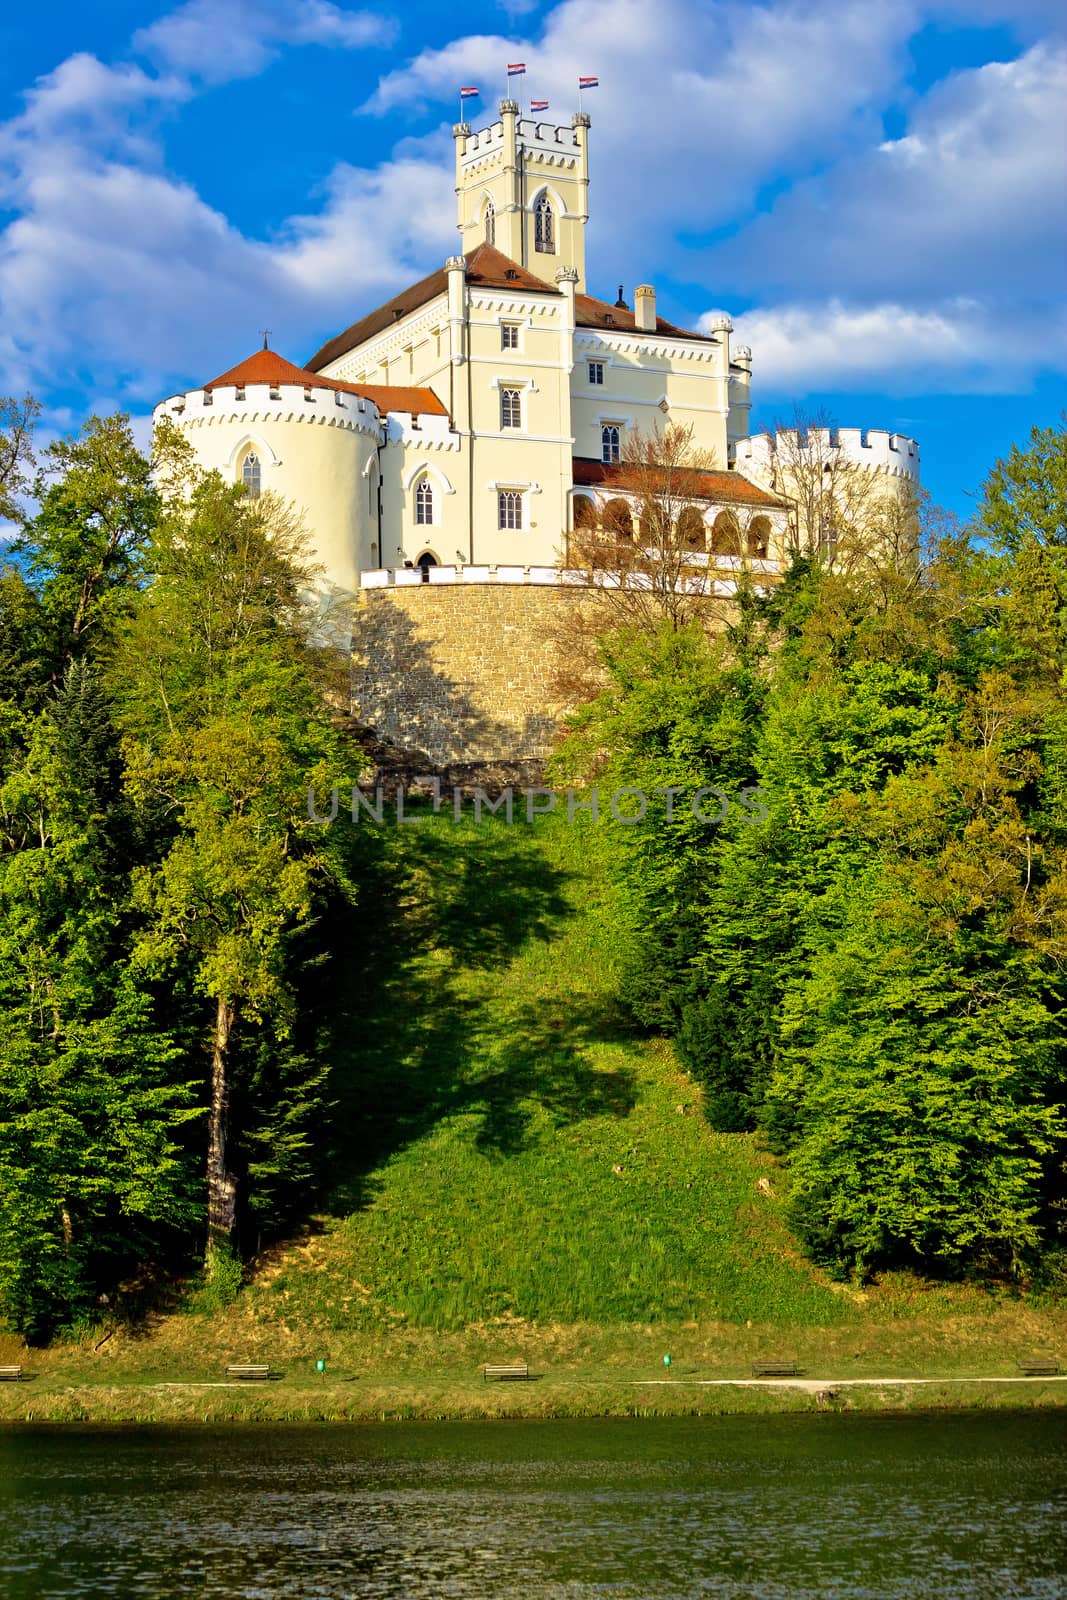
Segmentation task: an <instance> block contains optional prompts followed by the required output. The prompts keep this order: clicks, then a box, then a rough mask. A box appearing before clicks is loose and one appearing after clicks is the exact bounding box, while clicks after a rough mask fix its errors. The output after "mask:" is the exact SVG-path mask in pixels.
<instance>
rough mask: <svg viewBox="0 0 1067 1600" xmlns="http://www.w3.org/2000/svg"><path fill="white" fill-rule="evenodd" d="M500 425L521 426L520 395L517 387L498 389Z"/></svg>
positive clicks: (508, 426)
mask: <svg viewBox="0 0 1067 1600" xmlns="http://www.w3.org/2000/svg"><path fill="white" fill-rule="evenodd" d="M500 426H501V427H502V428H521V427H522V395H521V394H520V392H519V390H518V389H501V391H500Z"/></svg>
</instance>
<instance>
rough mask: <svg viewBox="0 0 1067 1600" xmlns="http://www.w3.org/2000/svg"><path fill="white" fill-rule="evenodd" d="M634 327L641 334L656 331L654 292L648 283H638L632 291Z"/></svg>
mask: <svg viewBox="0 0 1067 1600" xmlns="http://www.w3.org/2000/svg"><path fill="white" fill-rule="evenodd" d="M634 327H635V328H638V329H639V330H640V331H641V333H655V331H656V291H655V289H653V287H652V285H651V284H650V283H639V284H638V285H637V288H636V289H635V290H634Z"/></svg>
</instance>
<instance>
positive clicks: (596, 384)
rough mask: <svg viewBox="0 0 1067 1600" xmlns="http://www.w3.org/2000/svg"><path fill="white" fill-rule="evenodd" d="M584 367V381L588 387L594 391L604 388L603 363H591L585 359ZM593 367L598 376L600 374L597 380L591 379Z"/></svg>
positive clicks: (591, 361)
mask: <svg viewBox="0 0 1067 1600" xmlns="http://www.w3.org/2000/svg"><path fill="white" fill-rule="evenodd" d="M585 366H586V379H587V381H588V382H589V384H590V386H591V387H592V388H594V389H602V388H603V387H604V363H603V361H593V360H591V359H587V361H586V364H585ZM594 367H595V368H596V370H597V372H599V374H600V376H599V378H594V377H593V369H594Z"/></svg>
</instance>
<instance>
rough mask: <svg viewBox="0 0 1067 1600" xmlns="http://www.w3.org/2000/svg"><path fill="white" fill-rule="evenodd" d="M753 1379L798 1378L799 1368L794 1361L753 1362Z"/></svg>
mask: <svg viewBox="0 0 1067 1600" xmlns="http://www.w3.org/2000/svg"><path fill="white" fill-rule="evenodd" d="M752 1376H753V1377H754V1378H799V1377H800V1368H799V1367H798V1366H797V1364H796V1362H795V1361H753V1363H752Z"/></svg>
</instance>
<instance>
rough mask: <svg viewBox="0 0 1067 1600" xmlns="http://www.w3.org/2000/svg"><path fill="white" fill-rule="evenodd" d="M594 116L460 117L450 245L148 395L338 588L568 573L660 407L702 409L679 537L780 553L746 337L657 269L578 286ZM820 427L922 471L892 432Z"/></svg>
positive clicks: (871, 458)
mask: <svg viewBox="0 0 1067 1600" xmlns="http://www.w3.org/2000/svg"><path fill="white" fill-rule="evenodd" d="M589 126H590V123H589V117H588V116H586V115H584V114H582V113H578V114H577V115H575V116H574V117H573V118H572V119H571V125H570V126H569V127H555V126H553V125H551V124H548V123H544V122H536V121H531V120H527V119H526V118H524V117H522V116H521V115H520V111H519V106H518V104H517V103H516V102H515V101H514V100H502V101H501V102H500V120H499V121H498V122H496V123H494V124H493V125H492V126H491V127H488V128H484V129H482V130H480V131H479V132H477V133H475V132H473V131H472V129H471V128H470V126H469V125H468V124H467V123H459V124H458V125H457V126H456V127H455V128H454V129H453V133H454V138H455V154H456V196H457V202H458V227H459V232H460V239H461V245H462V252H463V253H462V254H457V255H454V256H451V257H449V259H448V260H447V261H446V262H445V264H444V266H443V267H442V268H440V269H439V270H438V271H436V272H433V273H431V274H430V275H429V277H427V278H424V279H422V281H421V282H419V283H416V284H414V285H412V287H411V288H409V289H405V290H404V291H403V292H402V293H400V294H398V295H396V296H395V298H394V299H392V300H390V301H389V302H388V304H386V305H384V306H381V307H380V308H379V309H378V310H376V311H372V312H371V313H370V314H369V315H367V316H364V317H363V318H361V319H360V320H359V321H358V322H356V323H354V324H353V325H352V326H351V327H350V328H347V329H346V330H345V331H344V332H343V333H340V334H338V335H337V336H336V338H333V339H331V340H329V341H328V342H327V343H326V344H325V345H324V346H323V347H322V349H321V350H319V351H318V352H317V353H316V354H315V355H314V356H312V358H311V360H310V361H309V362H308V363H307V364H306V366H303V367H298V366H296V365H294V364H293V363H292V362H289V361H286V360H285V359H284V358H283V357H282V356H280V355H279V354H277V353H276V352H275V351H272V350H269V349H267V348H266V346H264V348H263V349H262V350H259V351H257V352H256V353H255V354H254V355H252V356H250V357H249V358H248V359H247V360H245V361H242V362H241V363H240V364H239V365H238V366H236V367H233V368H232V369H231V370H230V371H228V372H224V373H223V374H222V376H221V377H218V378H215V379H214V380H213V381H212V382H210V383H206V384H204V385H203V387H202V388H198V389H191V390H188V391H187V392H185V393H184V394H177V395H173V396H171V397H170V399H168V400H165V401H163V402H162V403H161V404H160V405H158V406H157V407H156V410H155V419H156V420H157V421H158V420H159V419H160V418H162V417H164V416H166V417H170V418H172V419H173V420H174V421H175V422H176V423H177V424H178V425H179V427H180V428H181V429H182V430H183V432H184V433H185V434H186V435H187V437H188V439H189V440H190V442H191V443H192V445H193V447H194V450H195V453H196V457H197V459H198V461H199V462H200V464H201V465H202V466H204V467H206V468H217V469H219V470H220V471H221V472H222V473H224V474H225V475H226V476H228V477H231V478H235V479H236V480H237V481H239V482H241V483H243V484H244V485H245V486H246V488H247V489H248V491H249V492H250V493H252V494H259V493H261V492H262V491H264V490H266V489H273V490H276V491H277V492H279V493H280V494H281V495H283V496H284V497H285V498H286V499H288V500H291V501H292V502H294V503H295V504H296V505H297V506H298V507H300V508H302V510H303V512H304V514H305V518H306V522H307V526H308V529H309V531H310V533H311V535H312V537H313V541H314V545H315V549H316V553H317V559H318V561H319V562H320V563H321V565H322V567H323V568H324V570H325V574H326V577H327V579H328V581H329V582H330V583H331V584H332V585H334V586H336V587H337V588H338V589H341V590H343V591H355V590H357V589H360V588H380V587H383V586H391V585H401V584H408V583H415V582H421V581H422V580H423V579H431V580H433V581H437V582H441V581H453V582H454V581H471V580H475V581H482V582H485V581H489V582H493V581H500V582H507V581H511V582H515V581H527V582H529V581H531V580H532V581H552V579H553V577H554V576H556V578H557V581H558V575H559V574H560V573H561V572H562V571H564V570H565V569H566V568H567V567H568V565H569V560H568V551H569V543H570V537H571V534H572V533H573V531H574V530H575V529H576V528H583V527H587V526H589V525H590V524H591V523H595V522H597V521H598V520H608V521H609V522H610V523H611V525H612V527H613V529H614V530H618V529H620V528H624V529H625V528H626V527H627V525H629V527H630V529H631V530H632V529H633V526H634V522H635V512H636V511H637V509H638V508H637V507H636V506H635V505H634V504H633V498H634V497H633V495H632V494H630V493H628V491H627V489H626V487H625V472H624V470H623V468H624V463H623V457H624V454H625V448H626V441H627V438H628V437H634V436H635V435H637V434H639V435H640V436H641V437H646V438H647V437H649V436H650V435H651V434H652V433H653V432H654V430H656V429H657V428H659V429H662V428H663V426H664V424H665V423H666V422H670V423H676V424H681V425H682V426H684V427H691V428H692V431H693V447H694V449H695V450H698V451H700V452H701V454H702V456H703V457H704V459H705V460H707V461H710V462H711V463H712V464H713V468H712V470H702V471H700V472H698V473H693V474H691V480H692V481H691V489H692V493H691V496H690V498H691V501H692V504H691V505H689V506H687V507H686V508H685V509H684V511H683V513H682V514H683V515H685V516H686V517H687V518H688V519H689V521H688V523H687V528H686V532H687V542H690V543H695V545H696V546H697V547H698V546H699V543H700V541H701V539H703V541H704V543H705V547H706V549H707V550H709V551H711V552H713V553H714V552H718V551H726V550H728V549H738V548H740V549H741V550H742V551H745V550H746V549H747V553H748V555H749V556H751V557H753V558H755V559H757V560H758V561H759V562H760V564H761V566H764V567H765V568H768V569H773V568H774V567H776V566H778V565H779V564H780V563H781V562H782V561H783V560H784V559H785V554H786V546H787V544H788V541H789V528H790V519H791V515H792V503H791V499H790V494H789V483H788V476H789V474H788V471H783V470H782V463H783V461H784V459H785V457H786V456H788V457H789V459H790V460H792V461H794V462H795V461H796V459H797V448H798V444H799V449H800V450H801V451H803V449H805V448H807V445H806V444H805V441H803V440H801V441H799V442H798V441H797V440H796V438H795V436H794V437H793V438H792V439H790V437H789V436H785V437H784V438H782V439H780V440H778V441H776V440H775V439H774V438H772V437H770V436H765V435H756V436H754V437H750V436H749V412H750V408H751V382H752V352H751V351H750V350H749V349H748V348H747V347H746V346H744V345H735V346H734V347H733V348H732V349H731V343H730V336H731V333H732V331H733V329H732V324H731V322H730V319H729V318H728V317H725V316H720V317H716V318H713V319H712V320H711V324H710V327H709V328H708V331H706V332H704V333H694V332H691V331H688V330H687V329H684V328H679V327H676V326H675V325H674V324H673V323H670V322H668V321H666V320H665V319H664V318H663V317H661V316H659V315H658V313H657V310H656V292H655V289H654V288H653V287H652V286H651V285H649V284H641V285H640V286H639V287H638V288H637V289H636V290H635V293H634V303H633V306H632V307H631V306H629V305H628V304H627V303H626V302H625V300H624V298H623V294H622V290H621V288H620V291H619V295H618V298H617V299H616V301H615V302H614V303H612V302H610V301H607V300H599V299H596V298H595V297H594V296H592V295H589V294H587V293H586V287H585V227H586V223H587V221H588V215H589V212H588V190H589ZM809 443H810V445H811V446H812V447H815V446H816V445H818V447H819V448H820V449H823V450H826V451H830V452H832V453H834V454H839V455H841V456H845V457H847V458H848V459H849V460H850V461H852V462H855V463H862V464H863V465H864V466H868V467H869V468H870V469H871V470H872V472H876V473H878V474H883V475H886V477H887V479H906V480H908V481H909V482H911V483H914V482H917V480H918V473H919V455H918V448H917V446H916V445H915V443H914V442H913V441H912V440H910V439H904V438H902V437H900V436H899V435H896V434H893V435H890V434H888V433H876V432H873V431H872V432H870V433H861V432H860V431H859V430H850V429H842V430H840V432H839V433H838V434H837V435H836V436H833V437H829V436H827V437H825V438H820V439H818V440H816V439H812V440H811V441H809ZM888 486H889V485H888V484H887V487H888ZM691 531H695V534H696V538H695V541H694V540H693V539H691V538H690V533H691Z"/></svg>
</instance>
